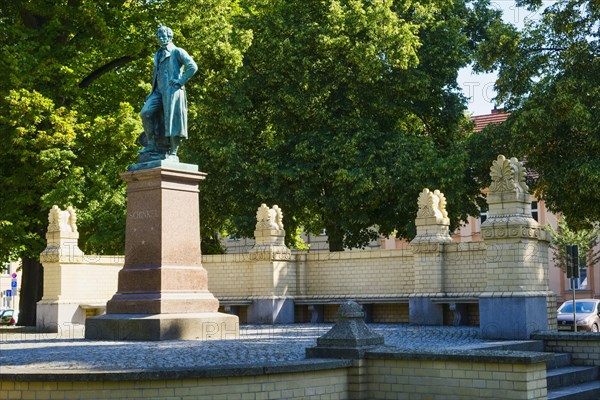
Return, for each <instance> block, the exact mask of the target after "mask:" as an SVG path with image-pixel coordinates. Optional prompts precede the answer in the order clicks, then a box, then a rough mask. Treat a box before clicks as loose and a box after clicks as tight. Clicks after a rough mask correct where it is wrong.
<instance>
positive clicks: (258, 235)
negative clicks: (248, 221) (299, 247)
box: [250, 203, 292, 260]
mask: <svg viewBox="0 0 600 400" xmlns="http://www.w3.org/2000/svg"><path fill="white" fill-rule="evenodd" d="M254 239H255V240H256V243H255V245H254V247H252V249H250V257H251V258H252V259H255V260H263V259H270V260H289V259H290V258H291V256H292V252H291V250H290V249H289V248H288V247H287V246H286V245H285V231H284V230H283V212H282V211H281V208H279V207H278V206H276V205H275V206H273V208H269V207H268V206H267V205H266V204H264V203H263V204H261V205H260V207H258V210H257V211H256V230H255V231H254Z"/></svg>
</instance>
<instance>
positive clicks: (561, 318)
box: [558, 299, 600, 332]
mask: <svg viewBox="0 0 600 400" xmlns="http://www.w3.org/2000/svg"><path fill="white" fill-rule="evenodd" d="M575 318H576V319H577V331H578V332H579V331H590V332H598V331H599V330H600V329H599V328H600V299H577V300H575ZM558 330H559V331H572V330H574V329H573V301H572V300H569V301H565V302H564V303H562V305H561V306H560V307H559V308H558Z"/></svg>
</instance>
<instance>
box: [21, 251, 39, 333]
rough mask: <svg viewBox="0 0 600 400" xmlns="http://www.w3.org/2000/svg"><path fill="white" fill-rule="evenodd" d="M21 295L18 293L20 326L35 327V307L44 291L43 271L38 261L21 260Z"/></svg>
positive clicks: (30, 259) (31, 259) (32, 259)
mask: <svg viewBox="0 0 600 400" xmlns="http://www.w3.org/2000/svg"><path fill="white" fill-rule="evenodd" d="M22 274H23V275H22V279H21V293H19V296H20V297H19V318H18V320H17V324H18V325H20V326H35V321H36V305H37V302H38V301H40V300H41V298H42V296H43V294H44V293H43V291H44V271H43V269H42V264H41V263H40V260H39V259H34V258H25V259H23V271H22Z"/></svg>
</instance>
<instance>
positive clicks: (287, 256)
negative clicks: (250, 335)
mask: <svg viewBox="0 0 600 400" xmlns="http://www.w3.org/2000/svg"><path fill="white" fill-rule="evenodd" d="M256 221H257V222H256V229H255V231H254V237H255V244H254V247H252V249H250V252H249V258H250V260H251V261H252V269H253V271H252V272H253V273H252V276H253V282H252V283H253V285H252V297H253V302H252V304H251V305H250V306H249V307H248V322H250V323H257V324H275V323H277V324H285V323H293V322H294V295H295V291H296V286H297V282H296V269H295V268H294V263H293V262H292V261H291V256H292V252H291V250H290V249H289V248H288V247H287V246H286V245H285V230H284V229H283V213H282V211H281V209H280V208H279V207H278V206H276V205H275V206H273V208H269V207H267V205H266V204H261V206H260V207H259V208H258V210H257V212H256Z"/></svg>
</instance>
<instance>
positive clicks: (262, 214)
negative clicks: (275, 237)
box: [256, 203, 283, 231]
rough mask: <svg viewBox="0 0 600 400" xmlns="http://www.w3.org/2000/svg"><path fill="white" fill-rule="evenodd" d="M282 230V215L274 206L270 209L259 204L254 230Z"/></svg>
mask: <svg viewBox="0 0 600 400" xmlns="http://www.w3.org/2000/svg"><path fill="white" fill-rule="evenodd" d="M265 229H267V230H274V231H279V230H283V213H282V212H281V209H280V208H279V207H278V206H277V205H275V206H273V208H272V209H270V208H269V207H267V205H266V204H264V203H263V204H261V205H260V207H258V210H257V211H256V230H257V231H258V230H265Z"/></svg>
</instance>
